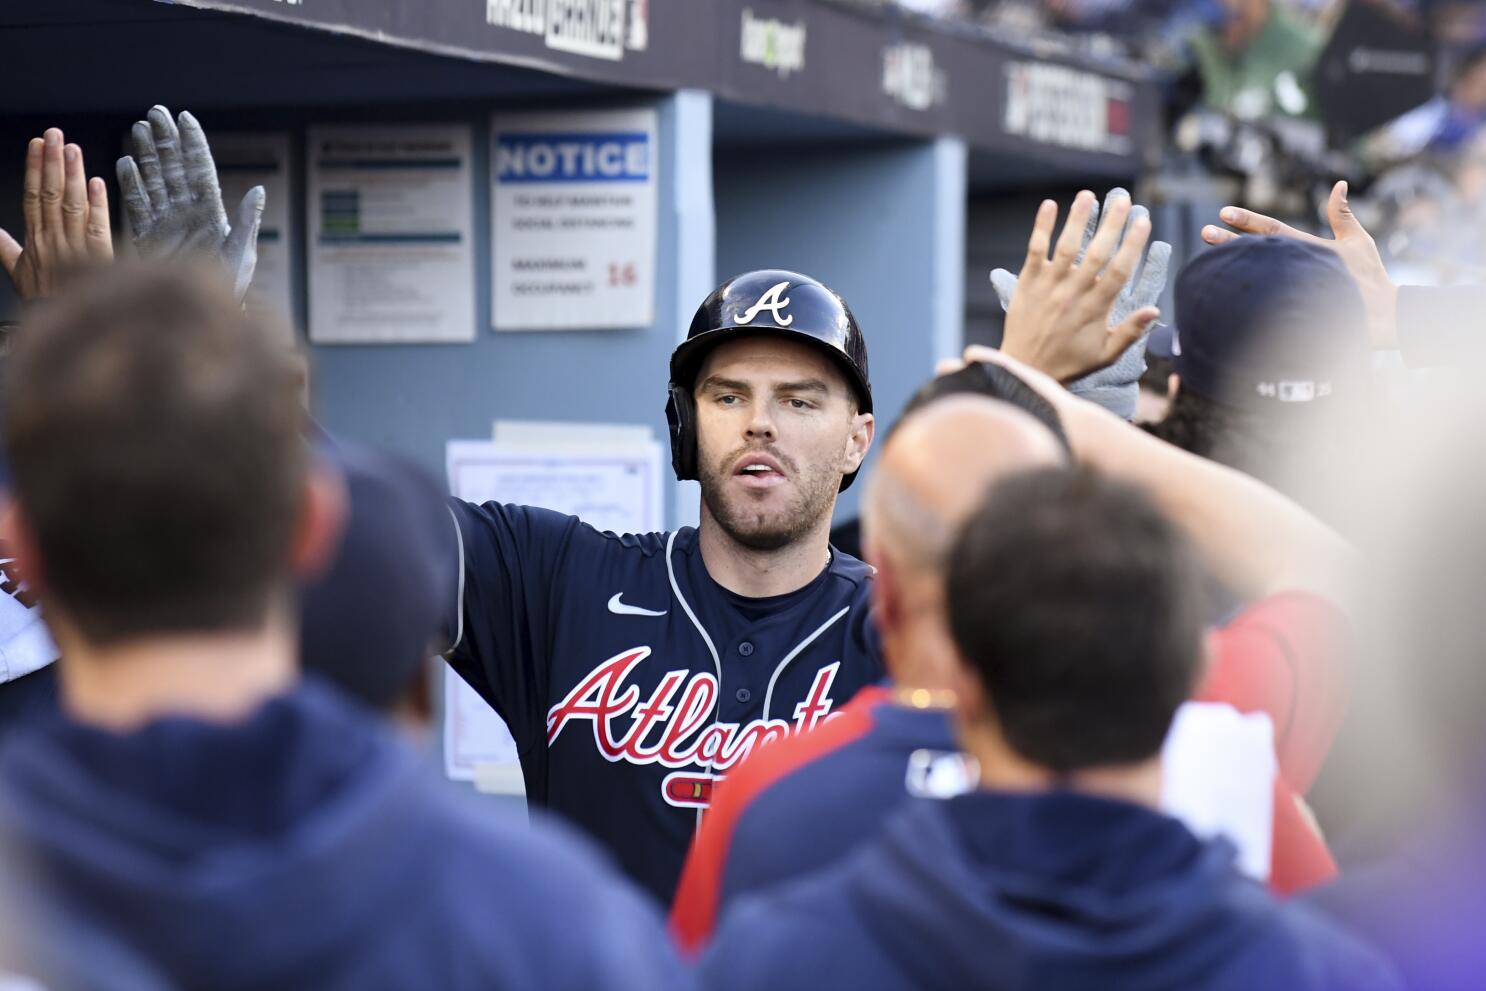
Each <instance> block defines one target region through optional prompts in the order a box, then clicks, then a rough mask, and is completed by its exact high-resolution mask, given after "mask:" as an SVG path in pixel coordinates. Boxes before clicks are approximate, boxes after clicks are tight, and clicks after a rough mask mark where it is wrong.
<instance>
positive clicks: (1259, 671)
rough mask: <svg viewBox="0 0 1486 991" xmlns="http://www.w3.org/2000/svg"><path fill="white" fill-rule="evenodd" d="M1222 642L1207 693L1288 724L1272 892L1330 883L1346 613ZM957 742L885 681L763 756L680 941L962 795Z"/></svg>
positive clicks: (728, 793)
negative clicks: (1322, 819)
mask: <svg viewBox="0 0 1486 991" xmlns="http://www.w3.org/2000/svg"><path fill="white" fill-rule="evenodd" d="M1214 639H1215V643H1214V650H1215V656H1214V661H1213V667H1212V669H1211V671H1210V672H1209V675H1208V679H1207V682H1206V683H1205V684H1204V685H1203V688H1202V691H1201V692H1200V693H1199V696H1198V700H1199V701H1206V702H1223V703H1227V704H1230V705H1233V706H1234V707H1235V708H1237V709H1239V710H1240V711H1242V712H1263V713H1265V714H1266V715H1268V716H1269V718H1270V720H1271V721H1272V722H1273V724H1274V727H1275V749H1276V756H1277V758H1278V766H1279V774H1278V776H1277V778H1276V783H1275V789H1274V831H1273V837H1272V847H1271V854H1272V857H1271V866H1270V886H1271V887H1272V888H1273V889H1274V890H1275V891H1277V892H1280V893H1289V892H1292V891H1296V890H1299V889H1302V888H1307V887H1310V886H1313V885H1315V884H1318V883H1320V882H1322V881H1325V880H1328V879H1330V878H1331V877H1334V876H1335V874H1336V864H1335V862H1334V861H1333V860H1332V858H1331V854H1330V852H1329V851H1328V850H1327V848H1326V844H1325V841H1324V840H1323V839H1322V838H1321V836H1320V834H1319V833H1318V832H1317V831H1316V830H1315V828H1314V827H1313V826H1312V824H1311V823H1310V822H1309V820H1308V819H1307V818H1306V816H1305V815H1304V814H1303V812H1302V810H1301V808H1300V806H1299V804H1298V798H1299V795H1300V794H1303V791H1301V789H1303V788H1306V787H1309V785H1310V783H1311V782H1312V781H1313V780H1314V778H1315V775H1316V772H1317V771H1318V770H1319V768H1320V765H1321V762H1322V760H1323V759H1324V757H1325V754H1326V750H1327V748H1328V747H1329V746H1330V743H1331V740H1332V738H1333V737H1334V736H1335V733H1336V730H1337V727H1338V725H1339V724H1340V721H1341V717H1342V712H1343V705H1344V700H1345V685H1344V678H1343V671H1344V668H1343V658H1344V656H1345V652H1346V650H1345V640H1346V623H1345V620H1344V618H1343V616H1342V615H1341V613H1340V611H1339V610H1337V609H1336V608H1335V607H1334V606H1332V605H1331V604H1330V603H1328V602H1325V601H1324V600H1322V599H1319V598H1317V597H1315V596H1312V595H1305V594H1300V593H1291V594H1286V595H1279V596H1274V597H1272V598H1270V599H1266V600H1264V601H1262V602H1259V603H1257V604H1255V605H1254V606H1251V607H1250V608H1248V609H1247V610H1245V611H1244V612H1242V613H1241V614H1239V616H1238V617H1237V618H1236V619H1234V620H1233V622H1231V623H1230V624H1229V625H1227V626H1226V627H1223V628H1222V629H1220V630H1218V631H1217V632H1216V634H1215V637H1214ZM956 749H957V746H956V743H955V739H954V733H953V729H952V727H951V725H950V722H949V719H948V718H947V716H946V715H945V714H944V713H943V712H942V711H935V710H920V709H911V708H907V707H904V706H900V705H896V704H894V703H893V701H892V695H891V693H890V692H888V691H887V690H885V689H882V688H875V687H874V688H872V689H869V690H868V691H866V692H863V693H862V695H860V696H859V697H858V698H857V699H856V700H854V701H853V702H852V704H851V705H849V706H847V707H846V709H845V711H844V712H843V713H842V714H841V717H840V718H839V719H837V720H835V721H833V722H832V723H831V724H830V725H828V726H825V727H822V728H821V729H819V730H817V731H815V732H813V733H810V734H808V735H806V736H803V737H798V738H795V739H791V740H789V741H787V742H785V743H783V744H781V745H780V746H777V747H770V748H769V750H768V751H766V752H765V753H762V754H760V755H759V756H758V757H757V758H755V759H753V760H750V761H749V762H748V763H747V764H746V765H745V766H744V767H742V768H740V769H739V771H738V773H737V774H736V775H735V776H734V778H733V779H732V780H730V781H729V782H728V785H727V787H724V788H722V789H719V792H718V802H717V804H716V806H715V807H714V808H713V809H712V811H711V812H709V813H708V816H707V820H706V823H705V825H704V827H703V828H702V830H701V831H700V832H699V833H698V835H697V839H696V842H695V845H694V847H693V849H692V851H691V855H690V857H689V858H688V860H687V863H686V868H685V871H684V873H683V875H682V879H681V884H680V887H679V889H678V891H677V893H676V900H675V904H674V906H673V909H672V914H671V928H672V933H673V935H675V936H676V937H677V939H678V940H679V941H680V943H681V944H682V946H683V947H685V948H687V949H689V950H692V951H695V950H697V949H698V948H700V947H701V946H702V944H704V943H705V942H706V941H707V939H708V938H709V937H710V936H711V934H712V932H713V930H714V927H715V926H716V925H717V922H718V920H719V919H720V918H721V917H722V913H723V910H724V909H725V908H726V907H728V906H729V905H731V904H732V903H733V902H734V901H735V900H736V899H737V898H738V897H740V896H742V895H744V894H747V893H749V892H755V891H762V890H765V889H768V888H771V887H772V886H774V885H776V884H779V883H781V882H784V881H788V880H791V879H793V878H798V877H800V876H802V875H805V874H809V873H811V872H812V871H816V870H819V869H820V868H822V867H824V866H826V865H827V864H830V863H832V862H834V861H836V860H839V859H841V858H842V857H844V856H846V855H847V854H848V853H849V852H850V851H851V850H852V849H854V848H855V847H856V846H858V845H859V844H861V843H862V842H864V841H865V840H867V839H869V838H870V837H872V836H874V835H876V834H877V832H878V831H879V830H880V828H881V825H882V823H883V822H884V821H886V820H887V818H888V817H889V816H890V815H891V814H892V812H893V811H894V810H895V809H897V808H898V807H899V806H901V805H904V804H906V803H907V802H908V800H909V798H910V797H911V796H913V795H920V796H931V797H933V796H935V793H936V792H938V791H941V790H942V789H943V787H944V786H946V785H947V786H948V787H949V788H950V789H951V790H953V789H954V787H955V785H956V782H955V781H944V780H942V778H943V776H944V775H948V776H949V777H953V776H954V763H953V761H952V760H948V759H946V758H947V755H949V754H951V753H952V752H953V751H955V750H956ZM936 772H937V773H938V774H939V775H940V777H941V780H937V781H936V780H934V778H933V776H934V775H935V774H936Z"/></svg>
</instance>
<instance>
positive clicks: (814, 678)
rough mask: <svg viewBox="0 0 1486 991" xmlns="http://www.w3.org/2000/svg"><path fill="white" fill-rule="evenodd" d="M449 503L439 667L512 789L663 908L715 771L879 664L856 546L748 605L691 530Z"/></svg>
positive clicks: (829, 702) (790, 729)
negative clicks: (454, 682)
mask: <svg viewBox="0 0 1486 991" xmlns="http://www.w3.org/2000/svg"><path fill="white" fill-rule="evenodd" d="M452 507H453V513H454V518H455V521H456V522H457V524H458V526H459V539H460V543H461V554H462V561H463V570H462V573H461V577H460V582H461V584H460V592H459V596H458V612H457V615H455V616H454V617H452V620H451V625H450V628H451V630H452V631H453V640H454V647H453V649H452V650H451V651H450V652H449V655H448V657H449V662H450V664H451V665H453V667H454V669H455V670H456V671H458V672H459V674H460V675H461V676H462V677H463V678H464V679H465V680H466V681H468V682H469V684H470V685H471V686H472V687H473V688H474V689H475V691H477V692H479V693H480V695H481V696H482V697H483V698H484V699H485V700H486V701H487V702H489V703H490V704H491V706H493V707H494V708H495V710H496V712H498V713H499V714H500V715H501V717H502V718H503V719H504V720H505V721H506V724H507V725H508V726H509V727H510V729H511V734H512V736H513V737H514V738H515V740H516V747H517V750H518V751H519V753H520V756H521V766H522V772H523V775H524V777H525V779H526V791H527V796H528V798H529V799H530V800H531V801H532V802H533V803H535V804H537V805H543V806H546V807H548V808H550V809H553V810H555V811H557V812H560V813H562V814H563V815H565V816H567V817H568V818H569V819H570V820H572V821H573V822H575V823H577V824H578V825H579V826H581V827H582V828H584V829H585V830H587V831H588V832H589V833H590V834H591V835H593V836H594V837H596V838H597V839H598V840H599V841H600V842H601V843H603V844H604V845H605V846H607V847H608V848H609V849H610V850H611V851H612V853H613V854H614V856H615V858H616V859H617V860H618V861H619V863H620V864H621V866H622V867H623V868H624V869H625V871H627V872H628V873H629V874H630V875H631V876H632V877H634V878H635V879H636V880H637V881H639V882H640V883H641V884H642V885H644V886H645V887H647V888H648V889H650V890H651V891H652V892H654V893H655V895H656V897H658V898H660V899H661V900H662V901H664V902H668V901H669V900H670V897H671V893H672V891H673V890H674V889H675V886H676V881H677V878H678V877H679V876H680V873H681V864H682V861H683V859H684V858H685V855H686V850H687V846H688V845H689V843H690V842H691V838H692V834H693V833H694V832H695V830H696V827H697V825H698V823H699V822H700V819H701V812H702V810H703V809H705V808H706V807H707V805H708V803H709V801H710V800H711V795H712V787H713V785H714V783H715V782H716V781H717V780H719V779H720V778H722V777H723V776H724V775H725V774H726V773H727V771H728V769H729V768H731V767H733V766H735V765H736V764H737V763H738V762H739V761H741V760H742V759H743V758H744V757H745V756H747V755H748V754H749V753H750V752H752V751H753V750H754V749H756V748H757V747H758V746H759V745H760V744H762V743H764V742H765V741H767V740H771V739H777V738H782V737H784V736H786V735H788V734H791V733H794V732H799V731H802V730H808V729H810V728H812V727H814V726H817V725H819V724H820V723H821V722H823V721H824V720H826V719H828V718H829V717H830V716H831V715H833V714H834V713H835V711H836V710H837V708H839V707H840V706H841V705H842V704H843V703H844V702H846V701H847V700H848V699H849V698H851V696H853V695H854V694H856V692H857V691H858V690H859V689H861V688H862V687H864V686H866V685H869V684H871V683H873V682H874V681H877V680H878V679H880V678H881V677H882V675H883V669H882V663H881V660H880V657H879V652H878V649H877V642H876V638H875V634H874V633H873V632H872V627H871V624H870V622H869V617H868V587H869V586H868V581H867V579H868V577H869V575H870V573H871V569H870V568H868V567H867V566H866V565H865V564H863V563H862V562H860V561H858V560H856V559H855V558H852V557H848V556H847V555H844V554H840V553H834V552H833V553H832V555H831V561H830V563H829V565H827V566H826V567H825V568H824V570H823V571H822V572H821V574H820V575H819V577H817V578H816V579H815V580H814V581H812V582H811V583H810V584H808V585H806V586H805V587H804V588H802V589H799V590H798V591H796V592H792V593H790V594H788V595H782V596H775V597H773V598H768V599H748V598H744V597H742V596H738V595H736V594H734V593H732V592H730V591H728V590H727V589H725V588H723V587H722V586H720V585H718V584H717V583H716V582H715V581H713V579H712V577H711V576H710V575H708V573H707V569H706V567H705V566H704V564H703V562H702V557H701V552H700V549H699V547H698V543H697V533H696V531H695V530H694V529H691V528H689V527H688V528H684V529H681V530H678V531H675V532H673V533H669V534H667V533H655V534H644V535H639V536H616V535H614V534H610V533H600V532H599V531H598V530H595V529H594V528H593V527H591V526H588V525H587V524H585V523H583V522H581V521H580V520H578V519H577V518H575V517H572V516H565V515H563V514H561V513H555V512H552V511H550V510H545V509H534V508H530V507H524V506H506V505H500V504H497V503H486V504H485V505H483V506H475V505H472V504H470V503H466V502H462V501H459V500H454V501H453V502H452Z"/></svg>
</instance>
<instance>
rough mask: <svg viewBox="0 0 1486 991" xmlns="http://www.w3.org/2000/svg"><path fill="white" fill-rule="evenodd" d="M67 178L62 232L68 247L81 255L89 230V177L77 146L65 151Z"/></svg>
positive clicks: (67, 148) (63, 198) (63, 195)
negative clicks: (84, 169) (85, 172)
mask: <svg viewBox="0 0 1486 991" xmlns="http://www.w3.org/2000/svg"><path fill="white" fill-rule="evenodd" d="M62 157H63V168H64V169H65V177H64V180H63V186H62V230H63V233H64V234H65V236H66V238H67V245H68V247H69V248H70V249H71V250H72V251H74V252H76V253H78V254H79V255H81V254H82V253H83V251H84V243H83V241H84V238H86V237H87V229H88V177H87V176H86V175H85V174H84V172H83V152H82V149H81V148H79V147H78V146H77V145H67V146H66V148H64V149H63V155H62Z"/></svg>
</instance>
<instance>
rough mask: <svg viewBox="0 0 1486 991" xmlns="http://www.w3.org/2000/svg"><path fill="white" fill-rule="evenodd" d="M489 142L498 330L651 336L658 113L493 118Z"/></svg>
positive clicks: (493, 302)
mask: <svg viewBox="0 0 1486 991" xmlns="http://www.w3.org/2000/svg"><path fill="white" fill-rule="evenodd" d="M491 140H492V148H491V163H492V167H491V172H492V175H493V181H494V185H495V188H494V191H493V195H492V196H491V232H492V240H493V242H494V243H493V245H492V250H491V263H492V266H493V271H492V273H491V275H492V277H491V295H492V298H491V315H492V321H493V323H494V326H495V329H496V330H600V329H609V328H621V327H648V326H650V324H651V323H653V322H654V320H655V227H656V192H655V185H656V167H657V164H658V163H657V154H656V114H655V111H654V110H609V111H586V112H577V113H550V114H548V113H544V114H497V115H496V116H495V117H494V118H493V119H492V122H491Z"/></svg>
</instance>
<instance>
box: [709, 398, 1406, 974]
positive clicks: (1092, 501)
mask: <svg viewBox="0 0 1486 991" xmlns="http://www.w3.org/2000/svg"><path fill="white" fill-rule="evenodd" d="M1051 388H1053V389H1056V388H1057V386H1055V385H1054V386H1051ZM1095 415H1098V416H1104V414H1095ZM1007 520H1016V521H1018V525H1017V526H1014V527H1009V526H1007V525H1006V521H1007ZM1198 575H1199V569H1198V565H1197V562H1196V559H1195V556H1194V555H1193V554H1192V552H1191V549H1190V548H1189V547H1188V546H1187V545H1186V543H1185V542H1184V541H1183V539H1182V538H1181V536H1180V534H1179V533H1178V532H1177V530H1176V529H1175V528H1174V527H1173V526H1172V525H1171V524H1170V523H1169V522H1168V521H1167V520H1166V519H1165V518H1164V517H1163V516H1162V514H1161V513H1160V511H1159V510H1158V509H1157V508H1156V507H1155V505H1153V504H1152V502H1151V501H1150V500H1149V499H1147V498H1146V497H1145V496H1143V495H1141V494H1140V492H1139V491H1138V490H1137V489H1135V488H1132V487H1129V486H1127V485H1124V484H1122V483H1119V482H1115V481H1111V480H1108V479H1105V478H1102V477H1100V476H1099V475H1096V474H1093V473H1091V472H1088V471H1085V470H1074V471H1068V470H1066V469H1062V468H1054V469H1048V470H1042V471H1035V472H1030V473H1027V474H1024V475H1022V476H1020V477H1013V478H1009V479H1007V480H1005V481H1003V482H1001V483H999V484H998V485H997V486H995V487H994V488H993V489H992V490H991V494H990V496H989V497H988V498H987V499H986V501H985V502H984V504H983V505H982V506H981V507H980V508H979V510H978V511H977V512H976V513H975V514H974V515H973V516H972V518H971V520H970V522H969V523H968V524H967V526H966V527H965V528H964V529H963V530H962V531H961V533H960V536H959V537H958V539H957V540H956V541H955V543H954V550H953V552H952V555H951V559H950V565H949V578H948V587H947V596H948V604H949V616H950V624H951V628H952V630H953V634H954V641H955V643H956V644H957V645H958V648H959V660H958V662H957V664H958V667H957V677H956V688H955V690H954V698H953V702H952V705H953V712H954V723H955V731H956V736H957V738H958V741H959V744H960V747H961V748H962V749H963V750H964V751H965V753H966V754H967V755H968V756H969V757H970V759H971V760H973V762H974V765H975V767H976V768H977V769H978V780H979V789H978V790H975V791H972V792H969V793H966V794H962V795H958V796H956V797H954V798H950V799H948V800H946V801H942V802H919V803H914V804H912V805H909V806H906V807H904V808H903V809H901V810H900V811H899V813H898V814H897V815H895V816H894V817H893V819H892V820H891V821H890V823H889V824H888V826H887V827H886V829H885V830H884V831H883V832H882V833H881V834H880V835H879V836H878V837H877V838H876V839H874V840H872V841H870V842H869V843H868V844H866V845H865V846H864V847H863V848H861V849H860V850H858V851H856V852H855V853H854V854H853V855H852V856H851V857H849V858H847V859H846V860H844V861H841V862H840V863H838V864H836V865H835V866H833V867H831V868H828V869H827V870H825V871H823V872H821V873H819V874H816V875H812V876H809V877H806V878H804V879H802V880H799V881H796V882H794V883H792V884H789V885H786V886H784V887H781V888H779V889H777V890H775V891H773V892H771V893H768V894H764V895H760V896H756V897H754V898H750V899H745V900H743V901H741V902H740V903H739V905H738V907H737V908H736V909H735V910H734V911H733V912H732V913H731V914H730V915H729V916H728V917H727V918H726V919H725V920H724V923H723V927H722V930H721V932H720V933H719V934H718V938H717V941H716V942H715V943H714V944H713V949H712V950H711V951H710V952H709V954H708V956H707V957H706V958H704V962H703V973H704V977H705V979H706V980H707V981H708V983H709V984H710V985H711V986H713V987H716V988H755V987H769V988H775V989H780V991H785V989H790V988H801V989H804V988H816V987H824V986H833V987H873V988H877V989H882V991H891V989H896V988H904V989H907V988H926V987H935V988H1012V987H1049V988H1051V987H1056V988H1060V989H1070V991H1071V989H1079V988H1090V989H1092V988H1099V989H1101V991H1109V989H1115V991H1118V989H1124V988H1130V989H1135V988H1151V987H1181V988H1185V989H1192V991H1198V989H1204V988H1213V989H1218V988H1222V989H1239V988H1243V989H1249V988H1260V987H1283V988H1287V989H1291V991H1305V989H1323V988H1324V989H1336V991H1364V989H1383V988H1392V987H1395V986H1396V985H1395V983H1394V982H1393V980H1392V979H1391V978H1390V976H1389V974H1388V971H1387V968H1386V966H1385V965H1384V964H1383V963H1382V962H1381V961H1380V960H1379V958H1378V957H1377V956H1376V955H1375V954H1374V953H1372V952H1371V951H1369V950H1368V949H1366V948H1365V947H1364V946H1363V945H1362V944H1361V943H1360V942H1358V941H1357V940H1355V939H1354V938H1353V937H1350V936H1348V935H1347V934H1345V933H1344V932H1342V931H1341V930H1340V929H1338V928H1336V927H1335V926H1334V925H1332V924H1329V923H1327V922H1326V921H1325V920H1324V919H1322V918H1321V917H1320V916H1319V915H1317V914H1315V913H1312V912H1308V911H1307V910H1305V909H1302V908H1300V907H1298V906H1295V905H1281V904H1279V903H1276V902H1274V901H1272V900H1270V898H1269V896H1268V895H1266V894H1265V892H1264V891H1263V890H1262V889H1261V888H1260V887H1259V886H1258V885H1256V884H1254V883H1253V882H1251V881H1248V880H1246V879H1243V878H1241V877H1240V876H1239V875H1238V874H1237V873H1236V871H1235V870H1234V867H1233V857H1234V854H1233V849H1232V847H1231V846H1230V845H1228V844H1227V843H1226V842H1223V841H1216V842H1212V843H1204V842H1202V841H1200V840H1198V839H1197V838H1196V837H1195V836H1194V835H1193V834H1192V833H1191V832H1189V831H1188V830H1187V829H1186V828H1185V827H1184V826H1183V825H1182V824H1181V823H1179V822H1177V821H1176V820H1174V819H1170V818H1168V817H1166V816H1164V815H1161V814H1160V813H1158V812H1157V811H1155V807H1156V806H1157V804H1158V800H1159V795H1160V790H1161V787H1160V781H1161V771H1160V765H1159V761H1158V753H1159V750H1160V747H1161V743H1162V740H1163V739H1164V737H1165V736H1166V733H1167V730H1168V728H1169V727H1170V724H1171V720H1172V716H1173V713H1174V712H1175V710H1176V708H1177V706H1178V705H1179V704H1180V703H1181V702H1182V700H1183V699H1185V698H1186V697H1187V695H1188V693H1189V692H1190V691H1191V688H1192V686H1193V684H1194V683H1195V681H1196V679H1197V677H1198V675H1199V671H1200V668H1201V657H1202V646H1201V642H1202V606H1201V602H1200V595H1198V594H1196V593H1195V592H1194V589H1195V588H1196V587H1197V586H1198V584H1199V581H1198V580H1197V579H1198Z"/></svg>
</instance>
